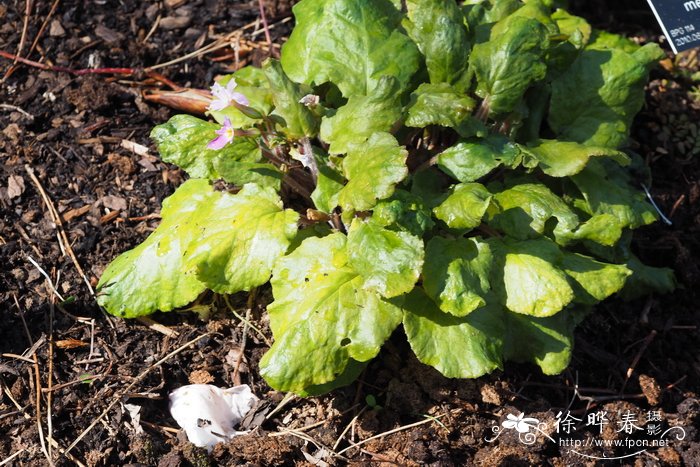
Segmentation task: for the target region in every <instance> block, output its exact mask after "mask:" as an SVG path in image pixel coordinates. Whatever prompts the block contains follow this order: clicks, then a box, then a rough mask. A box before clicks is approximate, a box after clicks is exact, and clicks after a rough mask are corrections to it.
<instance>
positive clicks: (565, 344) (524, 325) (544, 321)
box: [504, 309, 585, 375]
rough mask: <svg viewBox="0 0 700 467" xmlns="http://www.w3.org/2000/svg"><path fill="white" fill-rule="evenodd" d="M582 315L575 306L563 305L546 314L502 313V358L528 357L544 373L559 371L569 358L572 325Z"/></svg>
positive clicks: (516, 359)
mask: <svg viewBox="0 0 700 467" xmlns="http://www.w3.org/2000/svg"><path fill="white" fill-rule="evenodd" d="M584 315H585V312H584V311H581V310H578V309H567V310H565V311H562V312H561V313H557V314H556V315H554V316H551V317H549V318H534V317H532V316H526V315H520V314H518V313H505V320H506V327H507V329H508V334H507V335H506V336H505V338H504V342H505V351H504V354H505V358H506V359H508V360H514V361H517V362H528V361H532V362H534V363H536V364H537V365H539V367H540V368H541V369H542V372H543V373H544V374H546V375H557V374H559V373H561V372H562V371H564V370H565V369H566V367H567V366H568V365H569V362H570V361H571V352H572V348H573V344H574V328H575V327H576V325H577V324H578V323H579V322H580V321H581V320H582V319H583V317H584Z"/></svg>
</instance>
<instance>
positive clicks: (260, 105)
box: [209, 67, 274, 128]
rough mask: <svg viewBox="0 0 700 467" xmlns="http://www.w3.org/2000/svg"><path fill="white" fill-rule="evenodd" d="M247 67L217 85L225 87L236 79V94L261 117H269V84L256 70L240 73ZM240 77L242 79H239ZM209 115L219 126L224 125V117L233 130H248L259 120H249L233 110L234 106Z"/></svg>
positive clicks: (272, 103) (212, 111)
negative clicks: (247, 102)
mask: <svg viewBox="0 0 700 467" xmlns="http://www.w3.org/2000/svg"><path fill="white" fill-rule="evenodd" d="M247 69H248V67H246V68H244V69H242V70H239V71H238V72H236V73H234V74H232V75H226V76H224V77H223V78H221V79H220V80H219V84H220V85H222V86H224V87H226V84H227V83H228V82H229V81H230V80H231V79H234V78H235V79H236V83H237V84H238V86H236V92H240V93H241V94H243V95H244V96H245V97H247V98H248V101H250V105H249V107H251V108H253V109H255V110H256V111H258V112H259V113H260V114H262V115H269V114H270V112H272V109H273V108H274V102H273V96H272V94H273V93H272V90H271V89H270V88H269V87H268V86H269V83H268V81H267V80H266V79H265V73H264V72H263V71H262V70H260V69H259V68H258V70H259V71H255V72H253V71H252V68H251V71H246V72H245V73H241V72H242V71H243V70H247ZM241 76H242V77H243V79H241ZM209 113H210V114H211V116H212V117H214V120H216V121H217V122H219V123H220V124H223V123H224V119H225V118H226V117H228V118H229V120H231V125H233V127H234V128H249V127H251V126H253V125H255V124H256V123H258V122H259V119H256V118H251V117H249V116H247V115H245V114H244V113H243V112H241V111H240V110H238V109H237V108H235V107H234V106H229V107H226V108H225V109H223V110H219V111H216V110H210V111H209Z"/></svg>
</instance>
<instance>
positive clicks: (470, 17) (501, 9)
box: [462, 0, 522, 30]
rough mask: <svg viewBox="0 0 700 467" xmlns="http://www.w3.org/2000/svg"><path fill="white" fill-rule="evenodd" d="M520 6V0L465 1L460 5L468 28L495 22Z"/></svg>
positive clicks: (471, 28)
mask: <svg viewBox="0 0 700 467" xmlns="http://www.w3.org/2000/svg"><path fill="white" fill-rule="evenodd" d="M521 6H522V3H521V2H520V0H486V1H480V0H477V1H467V2H465V4H464V6H463V7H462V8H463V10H464V11H465V15H466V17H467V24H468V25H469V29H470V30H473V29H475V28H477V26H480V25H489V24H491V23H496V22H498V21H500V20H502V19H503V18H505V17H506V16H508V15H510V14H512V13H513V12H514V11H516V10H517V9H518V8H520V7H521Z"/></svg>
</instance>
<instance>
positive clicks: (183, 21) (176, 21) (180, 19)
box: [160, 16, 192, 31]
mask: <svg viewBox="0 0 700 467" xmlns="http://www.w3.org/2000/svg"><path fill="white" fill-rule="evenodd" d="M191 22H192V18H191V17H189V16H166V17H165V18H163V19H161V20H160V27H161V28H163V29H165V30H166V31H170V30H173V29H182V28H186V27H188V26H189V25H190V23H191Z"/></svg>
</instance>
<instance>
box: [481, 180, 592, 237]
mask: <svg viewBox="0 0 700 467" xmlns="http://www.w3.org/2000/svg"><path fill="white" fill-rule="evenodd" d="M488 217H489V220H488V224H489V225H491V226H493V227H495V228H497V229H499V230H501V231H503V232H504V233H506V234H508V235H509V236H511V237H513V238H518V239H526V238H538V237H540V236H541V234H543V233H548V232H547V229H548V228H549V227H550V224H549V223H548V221H549V220H550V219H551V218H553V217H554V218H556V219H557V221H558V222H557V223H556V226H554V228H553V233H554V235H555V237H556V238H557V239H559V238H560V237H563V238H568V236H569V235H570V232H572V231H573V230H574V229H575V228H576V226H577V225H578V223H579V220H578V216H577V215H576V214H575V213H574V212H573V211H572V210H571V208H569V206H568V205H567V204H566V203H565V202H564V201H563V200H562V199H561V198H560V197H558V196H557V195H555V194H554V193H552V191H551V190H550V189H549V188H547V187H546V186H544V185H542V184H541V183H521V184H519V185H515V186H513V187H511V188H508V189H506V190H503V191H501V192H500V193H496V194H495V195H494V197H493V201H492V202H491V206H490V207H489V210H488Z"/></svg>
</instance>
